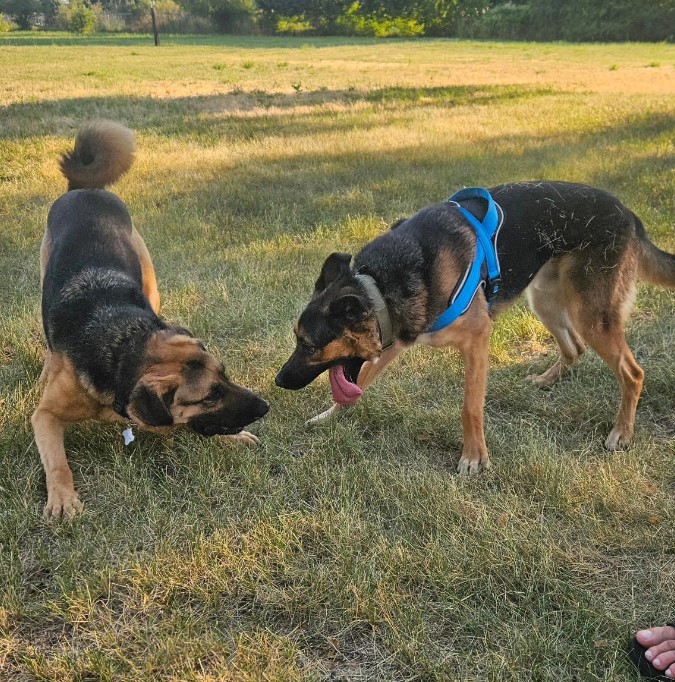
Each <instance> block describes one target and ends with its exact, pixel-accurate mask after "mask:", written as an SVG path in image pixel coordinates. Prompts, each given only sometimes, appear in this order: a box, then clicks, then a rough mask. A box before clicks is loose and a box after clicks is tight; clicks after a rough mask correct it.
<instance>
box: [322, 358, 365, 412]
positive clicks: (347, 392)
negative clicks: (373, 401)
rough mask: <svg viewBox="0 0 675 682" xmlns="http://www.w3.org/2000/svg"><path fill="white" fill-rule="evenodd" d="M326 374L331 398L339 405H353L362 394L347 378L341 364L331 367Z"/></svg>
mask: <svg viewBox="0 0 675 682" xmlns="http://www.w3.org/2000/svg"><path fill="white" fill-rule="evenodd" d="M328 376H329V378H330V388H331V391H333V400H334V401H335V402H336V403H338V404H339V405H353V404H354V403H355V402H356V401H357V400H358V399H359V398H360V397H361V396H362V395H363V391H362V390H361V389H360V388H359V387H358V386H357V385H356V384H353V383H352V382H351V381H349V379H347V377H346V376H345V368H344V367H343V366H342V365H335V366H334V367H331V368H330V369H329V370H328Z"/></svg>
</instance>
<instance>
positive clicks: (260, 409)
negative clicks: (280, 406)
mask: <svg viewBox="0 0 675 682" xmlns="http://www.w3.org/2000/svg"><path fill="white" fill-rule="evenodd" d="M269 411H270V404H269V403H268V402H267V401H266V400H263V399H262V398H259V399H258V403H257V405H256V407H255V411H254V415H255V418H256V419H262V418H263V417H264V416H265V415H266V414H267V413H268V412H269Z"/></svg>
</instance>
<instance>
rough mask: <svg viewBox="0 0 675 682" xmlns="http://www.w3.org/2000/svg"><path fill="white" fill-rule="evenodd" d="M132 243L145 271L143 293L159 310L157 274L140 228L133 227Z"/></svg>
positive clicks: (143, 271)
mask: <svg viewBox="0 0 675 682" xmlns="http://www.w3.org/2000/svg"><path fill="white" fill-rule="evenodd" d="M131 243H132V244H133V246H134V249H135V251H136V254H137V255H138V258H139V260H140V261H141V272H142V273H143V293H144V294H145V295H146V296H147V298H148V300H149V301H150V305H151V306H152V309H153V310H154V311H155V312H156V313H158V312H159V290H158V289H157V276H156V275H155V268H154V266H153V264H152V258H150V252H149V251H148V247H147V246H146V245H145V242H144V241H143V237H141V235H140V233H139V232H138V230H137V229H136V228H135V227H133V228H132V229H131Z"/></svg>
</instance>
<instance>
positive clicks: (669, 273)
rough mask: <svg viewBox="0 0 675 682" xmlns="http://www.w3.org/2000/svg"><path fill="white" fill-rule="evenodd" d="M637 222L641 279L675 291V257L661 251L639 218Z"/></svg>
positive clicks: (636, 218)
mask: <svg viewBox="0 0 675 682" xmlns="http://www.w3.org/2000/svg"><path fill="white" fill-rule="evenodd" d="M635 220H636V228H637V236H638V243H639V248H640V252H639V253H640V256H639V258H640V260H639V268H640V270H639V277H640V279H641V280H644V281H645V282H650V283H651V284H656V285H658V286H661V287H667V288H669V289H675V255H674V254H672V253H668V252H667V251H661V249H659V247H658V246H656V244H653V243H652V242H651V241H649V237H648V236H647V233H646V232H645V228H644V226H643V225H642V222H641V221H640V219H639V218H638V217H637V216H635Z"/></svg>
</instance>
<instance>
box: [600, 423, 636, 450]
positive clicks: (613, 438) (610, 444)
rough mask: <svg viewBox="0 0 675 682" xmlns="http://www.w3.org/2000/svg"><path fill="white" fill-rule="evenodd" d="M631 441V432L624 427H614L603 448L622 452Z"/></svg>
mask: <svg viewBox="0 0 675 682" xmlns="http://www.w3.org/2000/svg"><path fill="white" fill-rule="evenodd" d="M632 439H633V430H632V429H627V428H625V427H620V426H615V427H614V428H613V429H612V430H611V431H610V432H609V436H607V440H605V447H606V448H607V449H608V450H612V451H614V450H623V449H625V448H627V447H628V446H629V445H630V442H631V440H632Z"/></svg>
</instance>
